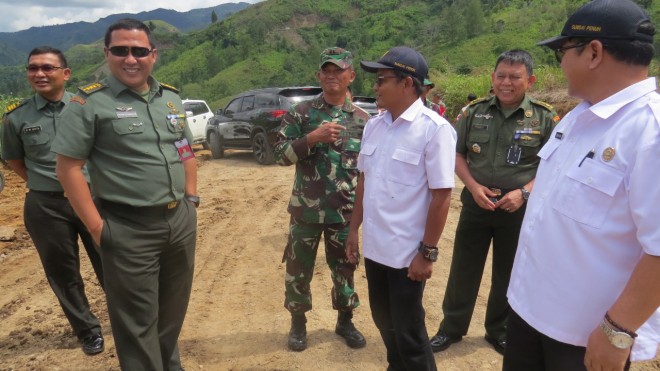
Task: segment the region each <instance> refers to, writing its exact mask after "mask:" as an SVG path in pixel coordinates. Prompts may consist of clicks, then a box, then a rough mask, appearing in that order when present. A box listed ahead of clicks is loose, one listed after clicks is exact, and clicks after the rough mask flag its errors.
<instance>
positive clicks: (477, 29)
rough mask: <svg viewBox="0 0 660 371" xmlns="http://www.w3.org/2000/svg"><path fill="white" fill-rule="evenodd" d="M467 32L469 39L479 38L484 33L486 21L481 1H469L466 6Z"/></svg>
mask: <svg viewBox="0 0 660 371" xmlns="http://www.w3.org/2000/svg"><path fill="white" fill-rule="evenodd" d="M463 14H465V18H466V20H467V24H466V27H467V29H466V32H467V36H468V38H472V37H475V36H479V35H481V34H482V33H483V32H484V29H485V28H486V27H485V24H486V20H485V18H484V11H483V8H482V7H481V2H480V1H479V0H468V1H467V4H465V12H464V13H463Z"/></svg>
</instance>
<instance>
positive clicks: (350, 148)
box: [275, 48, 369, 351]
mask: <svg viewBox="0 0 660 371" xmlns="http://www.w3.org/2000/svg"><path fill="white" fill-rule="evenodd" d="M316 77H317V79H318V80H319V83H320V85H321V87H322V88H323V93H322V94H321V95H319V96H318V97H317V98H315V99H313V100H311V101H307V102H303V103H300V104H298V105H295V106H293V107H291V109H290V110H289V112H288V113H287V114H286V115H285V116H284V119H283V121H282V127H281V129H280V132H279V134H278V141H277V143H276V144H275V157H276V159H277V162H278V163H279V164H280V165H286V166H288V165H293V164H295V165H296V175H295V179H294V183H293V191H292V193H291V199H290V201H289V207H288V211H289V213H290V214H291V222H290V226H289V239H288V243H287V246H286V249H285V252H284V257H283V259H282V262H286V277H285V288H286V292H285V300H284V307H285V308H286V309H287V310H289V312H291V315H292V319H291V330H290V332H289V339H288V346H289V348H290V349H291V350H295V351H302V350H304V349H305V348H306V347H307V333H306V326H305V323H306V322H307V320H306V317H305V312H307V311H309V310H311V309H312V296H311V292H310V282H311V281H312V276H313V273H314V262H315V260H316V253H317V251H318V245H319V241H320V239H321V234H324V236H325V255H326V261H327V263H328V266H329V267H330V271H331V275H332V282H333V288H332V292H331V296H332V307H333V308H334V309H336V310H337V311H338V312H339V314H338V320H337V326H336V327H335V333H337V334H338V335H340V336H341V337H343V338H344V339H345V340H346V343H347V344H348V346H350V347H351V348H361V347H363V346H365V344H366V340H365V339H364V336H362V334H361V333H360V332H359V331H358V330H357V329H356V328H355V326H354V325H353V323H352V321H351V319H352V317H353V308H356V307H357V306H359V305H360V301H359V299H358V296H357V294H356V293H355V290H354V283H353V273H354V271H355V269H356V267H357V263H356V264H353V263H350V262H349V261H348V260H347V258H346V252H345V243H346V239H347V237H348V226H349V224H350V220H351V215H352V211H353V202H354V198H355V186H356V184H357V175H358V170H357V157H358V153H359V151H360V138H361V137H362V130H363V129H364V125H365V123H366V121H367V120H368V119H369V114H368V113H367V112H366V111H364V110H362V109H361V108H359V107H357V106H355V105H353V103H351V100H350V99H348V98H347V94H346V93H347V91H348V86H349V85H350V84H351V82H353V80H354V79H355V71H354V70H353V66H352V55H351V53H350V52H349V51H347V50H344V49H341V48H329V49H326V50H324V51H323V52H322V53H321V63H320V66H319V71H318V72H317V73H316Z"/></svg>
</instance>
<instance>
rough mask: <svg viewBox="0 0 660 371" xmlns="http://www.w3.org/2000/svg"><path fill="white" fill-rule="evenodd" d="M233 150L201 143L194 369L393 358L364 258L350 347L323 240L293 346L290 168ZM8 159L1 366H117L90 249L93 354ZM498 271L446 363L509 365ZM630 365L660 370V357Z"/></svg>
mask: <svg viewBox="0 0 660 371" xmlns="http://www.w3.org/2000/svg"><path fill="white" fill-rule="evenodd" d="M227 155H228V158H225V159H220V160H209V157H208V156H209V155H208V153H207V152H205V151H200V152H198V156H199V159H200V160H202V161H200V162H199V192H200V195H201V197H202V206H200V208H199V209H198V211H199V224H198V227H199V228H198V244H197V258H196V267H195V281H194V285H193V293H192V299H191V302H190V307H189V310H188V316H187V318H186V323H185V325H184V328H183V332H182V334H181V338H180V348H181V356H182V360H183V365H184V367H185V368H186V370H187V371H194V370H383V369H385V368H386V366H387V364H386V360H385V349H384V347H383V345H382V342H381V340H380V336H379V335H378V332H377V330H376V328H375V326H374V325H373V322H372V320H371V317H370V312H369V303H368V297H367V292H366V280H365V278H364V267H362V266H360V268H359V269H358V272H357V275H356V286H357V291H358V294H359V295H360V298H361V301H362V306H361V307H360V308H358V309H357V311H356V314H355V319H354V320H355V322H356V325H357V326H358V328H359V329H360V330H362V332H363V333H364V335H365V336H366V338H367V346H366V347H365V348H363V349H360V350H351V349H349V348H348V347H347V346H346V345H345V344H344V343H343V342H342V340H341V339H340V338H339V337H338V336H337V335H335V334H334V324H335V320H336V312H335V311H333V310H332V308H331V304H330V297H329V293H330V287H331V281H330V277H329V272H328V269H327V266H326V265H325V257H324V254H323V250H322V249H319V251H320V252H319V257H318V259H317V269H316V271H315V274H314V280H313V282H312V292H313V294H314V309H313V310H312V311H311V312H310V313H309V314H308V319H309V321H308V325H307V326H308V339H309V348H308V349H307V350H306V351H304V352H301V353H295V352H290V351H288V350H287V347H286V337H287V332H288V330H289V315H288V312H287V311H286V310H285V309H284V308H283V292H284V287H283V277H284V266H283V264H282V263H281V259H282V251H283V247H284V245H285V243H286V233H287V226H288V214H287V212H286V205H287V201H288V196H289V193H290V190H291V184H292V179H293V168H291V167H289V168H283V167H278V166H276V165H273V166H260V165H258V164H257V163H256V162H255V161H254V160H253V159H252V157H251V154H250V153H246V152H232V151H228V153H227ZM2 171H3V172H4V173H5V175H6V176H7V178H8V184H7V187H6V188H5V190H4V191H3V192H2V193H1V194H0V236H1V235H3V234H5V233H2V230H3V229H5V231H6V229H7V228H10V229H13V230H15V231H13V232H11V231H10V234H13V235H15V236H16V237H15V239H14V240H12V241H0V293H2V294H1V295H0V371H3V370H118V369H119V366H118V362H117V358H116V353H115V346H114V342H113V340H112V336H111V330H110V325H109V322H108V316H107V313H106V310H105V300H104V296H103V292H102V291H101V290H100V287H99V286H98V284H96V283H95V282H94V278H93V273H92V272H91V269H90V266H89V262H88V261H87V260H86V257H84V258H83V259H82V260H83V272H84V274H83V276H84V278H85V282H86V284H87V286H86V288H87V292H88V295H89V298H90V302H91V305H92V307H93V311H94V313H96V314H97V316H98V317H99V318H100V319H101V323H102V326H103V331H104V334H105V335H106V336H105V339H106V350H105V352H103V353H101V354H100V355H97V356H93V357H88V356H85V355H84V354H83V353H82V351H81V350H80V347H79V344H78V342H77V340H76V339H75V337H74V336H73V334H72V332H71V330H70V328H69V326H68V323H67V322H66V319H65V318H64V315H63V314H62V311H61V309H60V308H59V305H58V304H57V302H56V299H55V296H54V295H53V293H52V291H51V290H50V288H49V286H48V284H47V282H46V280H45V278H44V274H43V271H42V269H41V265H40V263H39V259H38V256H37V254H36V251H35V250H34V247H33V246H32V243H31V241H30V239H29V237H28V236H27V232H26V231H25V228H24V227H23V223H22V205H23V198H24V193H25V189H24V187H23V185H22V183H21V182H19V179H18V177H16V176H12V175H11V174H10V173H9V171H8V170H7V169H3V170H2ZM457 196H458V194H457V192H455V194H454V197H453V200H452V206H451V209H450V216H449V220H448V222H447V226H446V228H445V233H444V234H443V237H442V240H441V244H440V251H441V255H440V258H439V262H438V263H437V264H436V265H435V271H434V275H433V278H432V279H431V280H430V281H429V282H428V284H427V287H426V295H425V299H424V301H425V306H426V310H427V326H428V328H429V332H430V333H434V332H435V330H436V328H437V326H438V324H439V322H440V319H441V317H442V315H441V310H440V306H441V303H442V298H443V293H444V287H445V285H446V280H447V275H448V272H449V262H450V261H451V247H452V243H453V233H454V230H455V228H456V221H457V218H458V213H459V210H460V203H459V202H458V197H457ZM83 254H84V253H83ZM489 264H490V263H489ZM489 281H490V272H489V269H487V272H486V273H485V274H484V280H483V284H482V290H481V294H480V296H479V298H478V301H477V308H476V311H475V315H474V318H473V321H472V326H471V328H470V332H469V333H468V336H467V337H465V338H464V340H463V341H462V342H461V343H458V344H456V345H453V346H452V347H451V348H450V349H448V350H447V351H445V352H442V353H438V354H436V362H437V365H438V369H439V370H452V371H454V370H457V371H463V370H500V369H501V367H502V358H501V356H499V355H498V354H497V353H496V352H495V351H494V350H493V349H492V348H491V347H490V346H489V345H488V344H487V343H486V341H485V340H483V334H484V330H483V317H484V306H485V302H486V295H487V292H488V286H489ZM633 369H634V370H638V371H640V370H643V371H648V370H658V369H660V361H657V360H656V361H654V362H648V363H644V364H638V365H635V366H634V368H633Z"/></svg>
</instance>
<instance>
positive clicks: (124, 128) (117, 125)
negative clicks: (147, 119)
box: [112, 119, 144, 135]
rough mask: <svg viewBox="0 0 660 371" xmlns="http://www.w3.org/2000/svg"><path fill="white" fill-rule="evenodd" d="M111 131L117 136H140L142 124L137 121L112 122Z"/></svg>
mask: <svg viewBox="0 0 660 371" xmlns="http://www.w3.org/2000/svg"><path fill="white" fill-rule="evenodd" d="M112 129H113V130H114V131H115V133H117V134H119V135H127V134H140V133H143V132H144V123H143V122H142V121H139V120H137V119H120V120H113V121H112Z"/></svg>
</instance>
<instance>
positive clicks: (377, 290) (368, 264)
mask: <svg viewBox="0 0 660 371" xmlns="http://www.w3.org/2000/svg"><path fill="white" fill-rule="evenodd" d="M364 267H365V270H366V273H367V282H368V285H369V305H370V306H371V316H372V318H373V319H374V323H375V324H376V327H377V328H378V330H379V331H380V336H381V337H382V338H383V343H385V348H386V349H387V362H388V363H389V367H388V368H387V369H388V370H392V371H398V370H415V371H418V370H420V371H421V370H436V369H437V368H436V366H435V358H434V357H433V351H432V350H431V343H430V342H429V336H428V333H427V332H426V324H425V322H424V316H425V312H424V306H423V305H422V298H423V296H424V282H419V281H413V280H411V279H409V278H408V268H403V269H395V268H390V267H388V266H385V265H382V264H379V263H376V262H374V261H373V260H369V259H365V261H364Z"/></svg>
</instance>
